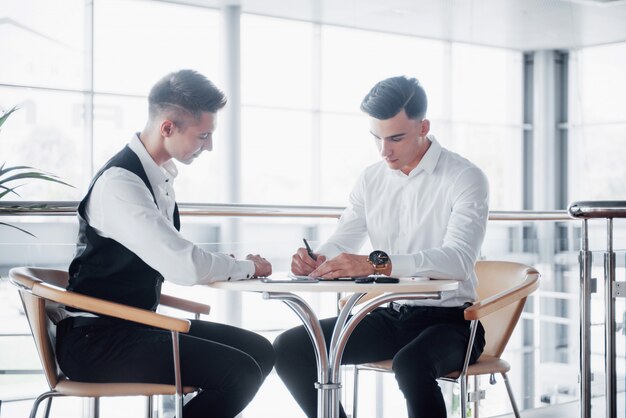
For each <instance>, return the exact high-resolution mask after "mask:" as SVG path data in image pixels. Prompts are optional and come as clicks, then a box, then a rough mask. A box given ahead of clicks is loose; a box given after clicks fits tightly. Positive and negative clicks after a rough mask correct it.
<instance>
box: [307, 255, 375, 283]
mask: <svg viewBox="0 0 626 418" xmlns="http://www.w3.org/2000/svg"><path fill="white" fill-rule="evenodd" d="M372 273H374V267H372V265H371V264H370V262H369V261H368V259H367V256H366V255H357V254H348V253H341V254H339V255H338V256H337V257H335V258H333V259H331V260H328V261H326V262H325V263H323V264H322V265H321V266H319V267H317V268H316V269H315V270H313V271H312V272H311V273H310V275H311V276H314V277H323V278H325V279H336V278H337V277H357V276H368V275H370V274H372Z"/></svg>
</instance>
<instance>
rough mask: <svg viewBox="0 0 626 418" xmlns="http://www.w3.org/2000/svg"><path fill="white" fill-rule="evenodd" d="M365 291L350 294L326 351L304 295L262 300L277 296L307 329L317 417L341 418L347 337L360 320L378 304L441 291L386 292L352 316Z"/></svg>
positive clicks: (267, 295)
mask: <svg viewBox="0 0 626 418" xmlns="http://www.w3.org/2000/svg"><path fill="white" fill-rule="evenodd" d="M363 295H364V293H355V294H353V295H352V296H350V298H349V300H348V302H347V303H346V304H345V306H344V307H343V308H342V309H341V311H340V312H339V316H338V318H337V322H336V324H335V328H334V329H333V335H332V338H331V342H330V346H329V347H330V349H329V350H326V339H325V338H324V333H323V332H322V327H321V325H320V322H319V319H318V318H317V316H316V315H315V312H313V309H311V307H310V306H309V304H308V303H306V301H305V300H304V299H302V298H301V297H299V296H297V295H294V294H293V293H281V292H263V299H277V300H281V301H283V302H284V303H285V304H286V305H287V306H289V307H290V308H291V310H293V311H294V312H295V313H296V314H297V315H298V317H299V318H300V320H301V321H302V323H303V324H304V328H305V329H306V330H307V333H308V334H309V337H310V338H311V342H312V343H313V348H314V349H315V360H316V362H317V383H316V384H315V388H316V389H317V390H318V394H317V405H318V408H317V417H318V418H339V390H340V389H341V375H340V373H339V369H340V367H341V358H342V356H343V350H344V348H345V346H346V343H347V342H348V338H349V337H350V334H352V331H354V329H355V328H356V326H357V325H358V324H359V322H361V320H362V319H363V318H364V317H365V316H366V315H367V314H368V313H370V312H371V311H373V310H374V309H375V308H377V307H378V306H380V305H382V304H384V303H388V302H392V301H394V300H398V299H403V300H404V299H440V298H441V292H425V293H387V294H383V295H381V296H378V297H376V298H374V299H372V300H370V301H368V302H367V303H366V304H365V305H364V306H363V307H362V308H361V310H359V312H357V313H356V314H354V315H353V316H352V317H349V315H350V312H351V311H352V308H353V307H354V305H356V303H357V302H358V300H359V299H360V298H361V297H363Z"/></svg>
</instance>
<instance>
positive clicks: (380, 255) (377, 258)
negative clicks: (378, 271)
mask: <svg viewBox="0 0 626 418" xmlns="http://www.w3.org/2000/svg"><path fill="white" fill-rule="evenodd" d="M369 260H370V263H372V264H373V265H375V266H384V265H387V264H388V263H389V256H388V255H387V253H386V252H384V251H381V250H376V251H373V252H372V253H371V254H370V256H369Z"/></svg>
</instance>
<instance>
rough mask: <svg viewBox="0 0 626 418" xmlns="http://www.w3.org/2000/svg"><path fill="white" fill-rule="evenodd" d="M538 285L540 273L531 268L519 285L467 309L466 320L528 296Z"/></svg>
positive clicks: (479, 316) (481, 315)
mask: <svg viewBox="0 0 626 418" xmlns="http://www.w3.org/2000/svg"><path fill="white" fill-rule="evenodd" d="M538 287H539V273H538V272H537V271H536V270H534V269H529V270H528V271H527V272H526V279H525V280H524V281H523V282H522V283H520V284H519V285H518V286H515V287H513V288H511V289H508V290H505V291H504V292H500V293H498V294H496V295H493V296H490V297H488V298H486V299H483V300H481V301H479V302H476V303H475V304H474V305H472V306H470V307H469V308H467V309H465V311H464V316H465V320H467V321H470V320H475V319H480V318H482V317H484V316H486V315H489V314H491V313H493V312H495V311H497V310H499V309H502V308H504V307H505V306H508V305H510V304H511V303H513V302H515V301H518V300H520V299H523V298H525V297H527V296H528V295H530V294H531V293H532V292H534V291H535V290H537V288H538Z"/></svg>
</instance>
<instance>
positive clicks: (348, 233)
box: [291, 175, 371, 275]
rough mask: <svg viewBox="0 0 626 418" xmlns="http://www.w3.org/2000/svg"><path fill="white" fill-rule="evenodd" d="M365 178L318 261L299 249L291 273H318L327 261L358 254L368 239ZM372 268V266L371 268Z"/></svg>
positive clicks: (293, 260)
mask: <svg viewBox="0 0 626 418" xmlns="http://www.w3.org/2000/svg"><path fill="white" fill-rule="evenodd" d="M364 187H365V186H364V177H363V175H361V177H360V178H359V180H358V181H357V183H356V185H355V187H354V189H353V190H352V192H351V193H350V198H349V205H348V207H347V208H346V209H345V210H344V211H343V213H342V214H341V218H340V219H339V222H338V224H337V229H335V232H334V233H333V234H332V235H331V237H330V238H329V239H328V240H327V241H326V242H325V243H324V244H322V245H321V246H320V247H319V248H318V249H317V251H315V253H316V255H318V257H317V260H313V259H312V258H311V257H309V255H308V252H307V250H306V248H298V251H297V252H296V253H295V254H294V255H293V256H292V258H291V271H292V272H294V273H295V274H300V275H307V274H311V273H313V272H315V273H316V274H317V272H316V269H317V268H318V267H319V266H320V265H322V264H323V263H324V262H325V261H326V260H327V259H331V258H334V257H335V256H337V255H339V254H342V253H347V252H356V251H358V250H359V248H361V246H362V245H363V242H364V241H365V239H366V237H367V225H366V222H365V210H364V206H363V201H364V198H363V196H364ZM370 267H371V266H370Z"/></svg>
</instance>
